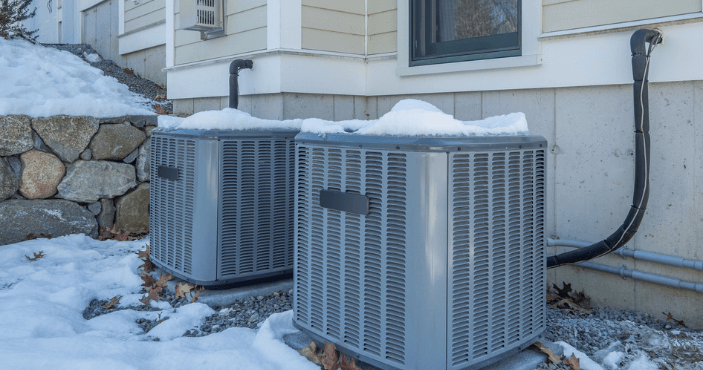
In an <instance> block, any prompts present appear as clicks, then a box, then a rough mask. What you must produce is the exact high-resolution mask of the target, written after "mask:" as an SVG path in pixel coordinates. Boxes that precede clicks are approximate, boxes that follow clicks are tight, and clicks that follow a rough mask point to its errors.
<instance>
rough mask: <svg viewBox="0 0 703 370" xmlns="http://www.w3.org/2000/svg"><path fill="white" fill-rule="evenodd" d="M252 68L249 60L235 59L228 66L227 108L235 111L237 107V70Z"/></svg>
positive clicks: (252, 65)
mask: <svg viewBox="0 0 703 370" xmlns="http://www.w3.org/2000/svg"><path fill="white" fill-rule="evenodd" d="M253 67H254V62H252V61H251V60H250V59H237V60H235V61H233V62H232V63H231V64H230V65H229V107H230V108H234V109H237V107H238V106H239V81H238V78H239V70H241V69H244V68H248V69H251V68H253Z"/></svg>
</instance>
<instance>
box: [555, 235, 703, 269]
mask: <svg viewBox="0 0 703 370" xmlns="http://www.w3.org/2000/svg"><path fill="white" fill-rule="evenodd" d="M547 245H548V246H550V247H572V248H586V247H588V246H590V245H592V243H590V242H584V241H580V240H564V239H557V240H555V239H547ZM613 253H615V254H617V255H619V256H620V257H623V258H625V257H630V258H633V259H636V260H641V261H647V262H653V263H660V264H663V265H669V266H675V267H686V268H690V269H694V270H698V271H703V261H696V260H688V259H685V258H681V257H674V256H667V255H665V254H659V253H654V252H643V251H633V250H632V249H627V248H624V247H623V248H620V249H618V250H617V251H615V252H613Z"/></svg>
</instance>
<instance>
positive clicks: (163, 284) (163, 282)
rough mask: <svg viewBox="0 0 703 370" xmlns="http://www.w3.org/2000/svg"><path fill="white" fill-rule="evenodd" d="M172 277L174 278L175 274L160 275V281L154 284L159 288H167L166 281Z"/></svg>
mask: <svg viewBox="0 0 703 370" xmlns="http://www.w3.org/2000/svg"><path fill="white" fill-rule="evenodd" d="M171 279H173V275H171V274H166V275H161V277H159V281H157V282H155V283H154V286H155V287H159V288H166V285H167V284H166V283H167V282H168V281H169V280H171Z"/></svg>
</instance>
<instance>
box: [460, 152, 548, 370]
mask: <svg viewBox="0 0 703 370" xmlns="http://www.w3.org/2000/svg"><path fill="white" fill-rule="evenodd" d="M450 161H451V173H450V177H451V180H450V181H451V187H452V188H451V190H452V191H451V193H450V194H449V196H450V198H451V204H452V208H453V210H452V215H451V219H450V220H451V223H452V225H451V228H450V230H452V235H451V238H452V242H453V249H452V252H451V253H452V255H451V260H450V274H451V275H450V278H451V287H450V292H449V294H450V298H451V303H452V304H451V308H450V310H451V311H450V317H449V320H450V322H449V324H450V328H449V330H450V333H449V335H450V336H449V341H450V346H451V348H450V356H451V364H452V366H453V367H455V368H462V367H464V366H466V365H469V364H473V363H476V362H481V361H483V360H485V359H488V358H491V357H494V356H495V355H497V354H500V353H503V352H506V351H507V350H510V349H512V348H514V347H515V346H516V345H517V344H519V343H522V342H524V341H525V340H526V339H528V338H532V337H534V336H536V335H538V334H539V333H541V332H542V331H543V330H544V325H545V324H544V320H545V317H544V315H545V311H544V303H543V302H542V299H543V297H542V292H543V291H544V289H545V287H544V274H545V266H544V264H543V263H542V262H541V261H544V258H545V255H544V253H545V251H544V181H545V180H544V176H545V174H544V151H543V150H538V151H535V150H522V151H510V152H493V153H472V154H452V155H450Z"/></svg>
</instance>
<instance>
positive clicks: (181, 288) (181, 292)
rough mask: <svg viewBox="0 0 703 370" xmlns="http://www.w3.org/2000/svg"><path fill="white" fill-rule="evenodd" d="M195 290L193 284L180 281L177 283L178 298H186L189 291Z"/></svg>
mask: <svg viewBox="0 0 703 370" xmlns="http://www.w3.org/2000/svg"><path fill="white" fill-rule="evenodd" d="M191 290H193V286H192V285H190V284H188V283H182V282H181V283H179V284H178V285H176V298H185V297H186V294H187V293H190V291H191Z"/></svg>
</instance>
